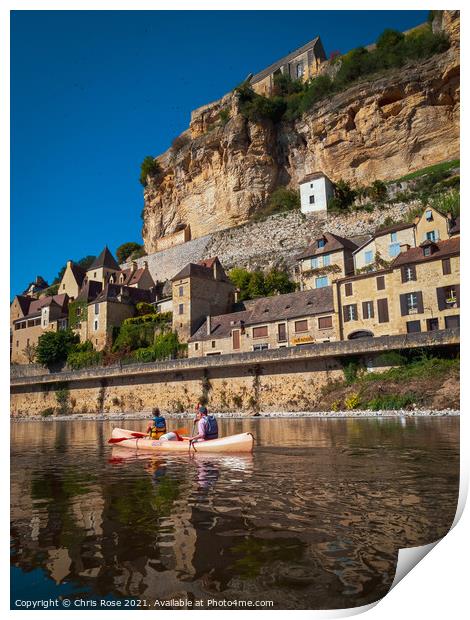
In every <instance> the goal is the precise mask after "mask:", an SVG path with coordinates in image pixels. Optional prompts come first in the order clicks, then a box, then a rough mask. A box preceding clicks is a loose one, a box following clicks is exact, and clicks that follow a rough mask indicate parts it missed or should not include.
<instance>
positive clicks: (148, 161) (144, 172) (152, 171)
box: [139, 155, 161, 187]
mask: <svg viewBox="0 0 470 620" xmlns="http://www.w3.org/2000/svg"><path fill="white" fill-rule="evenodd" d="M160 170H161V169H160V164H159V163H158V162H157V161H155V159H154V158H153V157H152V156H151V155H147V157H144V161H143V162H142V163H141V165H140V178H139V181H140V184H141V185H143V186H144V187H146V185H147V181H148V177H155V176H156V175H157V174H158V173H159V172H160Z"/></svg>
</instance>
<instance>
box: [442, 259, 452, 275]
mask: <svg viewBox="0 0 470 620" xmlns="http://www.w3.org/2000/svg"><path fill="white" fill-rule="evenodd" d="M449 273H451V268H450V258H443V259H442V274H443V275H444V276H447V275H449Z"/></svg>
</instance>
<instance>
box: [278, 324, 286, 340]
mask: <svg viewBox="0 0 470 620" xmlns="http://www.w3.org/2000/svg"><path fill="white" fill-rule="evenodd" d="M277 339H278V342H285V341H286V340H287V330H286V324H285V323H279V324H278V326H277Z"/></svg>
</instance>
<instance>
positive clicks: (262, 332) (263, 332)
mask: <svg viewBox="0 0 470 620" xmlns="http://www.w3.org/2000/svg"><path fill="white" fill-rule="evenodd" d="M267 335H268V326H267V325H263V327H253V338H265V337H266V336H267Z"/></svg>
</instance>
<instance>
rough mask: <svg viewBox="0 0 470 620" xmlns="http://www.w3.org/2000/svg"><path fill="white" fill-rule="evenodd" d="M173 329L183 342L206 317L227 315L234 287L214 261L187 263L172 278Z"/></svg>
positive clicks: (233, 294) (220, 266) (218, 264)
mask: <svg viewBox="0 0 470 620" xmlns="http://www.w3.org/2000/svg"><path fill="white" fill-rule="evenodd" d="M172 285H173V329H174V330H175V331H177V332H178V335H179V339H180V342H187V340H188V339H189V338H190V336H191V335H192V334H194V332H195V331H196V330H197V329H198V328H199V327H200V326H201V324H202V323H203V322H204V320H205V319H206V317H207V316H208V315H215V314H217V315H219V314H224V313H227V312H230V311H231V309H232V305H233V304H234V302H235V287H234V285H233V284H232V283H231V282H230V280H229V279H228V277H227V274H226V273H225V271H224V269H223V267H222V265H221V264H220V261H219V259H218V258H217V257H213V258H209V259H207V260H203V261H200V262H198V263H189V264H188V265H186V267H184V268H183V269H182V270H181V271H179V272H178V273H177V274H176V275H175V276H174V277H173V278H172Z"/></svg>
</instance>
